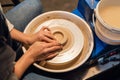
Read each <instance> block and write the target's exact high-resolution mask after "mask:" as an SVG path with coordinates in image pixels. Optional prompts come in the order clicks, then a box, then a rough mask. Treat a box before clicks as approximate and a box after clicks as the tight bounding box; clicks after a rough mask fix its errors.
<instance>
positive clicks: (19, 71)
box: [14, 53, 33, 79]
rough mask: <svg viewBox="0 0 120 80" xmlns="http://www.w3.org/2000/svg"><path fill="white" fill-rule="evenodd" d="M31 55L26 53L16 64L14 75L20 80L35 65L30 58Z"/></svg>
mask: <svg viewBox="0 0 120 80" xmlns="http://www.w3.org/2000/svg"><path fill="white" fill-rule="evenodd" d="M26 54H29V53H25V54H24V55H23V56H22V57H21V58H20V59H19V60H18V61H17V62H16V64H15V70H14V73H15V74H16V75H17V77H18V78H19V79H20V78H21V76H22V75H23V73H24V72H25V71H26V69H27V68H28V67H29V66H30V65H31V64H32V63H33V60H32V59H31V58H29V57H28V55H26Z"/></svg>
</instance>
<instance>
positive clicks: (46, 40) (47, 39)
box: [42, 37, 53, 43]
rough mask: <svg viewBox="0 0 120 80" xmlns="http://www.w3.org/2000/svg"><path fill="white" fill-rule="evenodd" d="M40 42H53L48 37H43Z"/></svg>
mask: <svg viewBox="0 0 120 80" xmlns="http://www.w3.org/2000/svg"><path fill="white" fill-rule="evenodd" d="M42 41H45V42H48V43H51V42H53V40H52V39H50V38H48V37H43V38H42Z"/></svg>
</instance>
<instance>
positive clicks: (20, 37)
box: [10, 28, 30, 44]
mask: <svg viewBox="0 0 120 80" xmlns="http://www.w3.org/2000/svg"><path fill="white" fill-rule="evenodd" d="M10 35H11V37H12V39H15V40H17V41H20V42H22V43H24V44H30V37H29V36H28V35H27V34H23V33H22V32H20V31H18V30H16V29H14V28H13V29H12V30H11V31H10Z"/></svg>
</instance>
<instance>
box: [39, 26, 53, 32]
mask: <svg viewBox="0 0 120 80" xmlns="http://www.w3.org/2000/svg"><path fill="white" fill-rule="evenodd" d="M41 30H43V31H45V30H46V31H51V30H50V29H49V28H48V27H45V26H43V27H42V28H41Z"/></svg>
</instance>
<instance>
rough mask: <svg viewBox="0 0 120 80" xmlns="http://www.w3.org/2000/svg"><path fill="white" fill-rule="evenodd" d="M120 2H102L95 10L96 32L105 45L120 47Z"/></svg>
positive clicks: (116, 0) (117, 0)
mask: <svg viewBox="0 0 120 80" xmlns="http://www.w3.org/2000/svg"><path fill="white" fill-rule="evenodd" d="M119 13H120V0H115V1H114V0H111V1H110V0H101V1H100V2H99V3H98V4H97V6H96V9H95V16H96V21H95V32H96V35H97V36H98V37H99V38H100V39H101V40H102V41H103V42H105V43H107V44H110V45H120V22H119V21H120V15H119Z"/></svg>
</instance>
